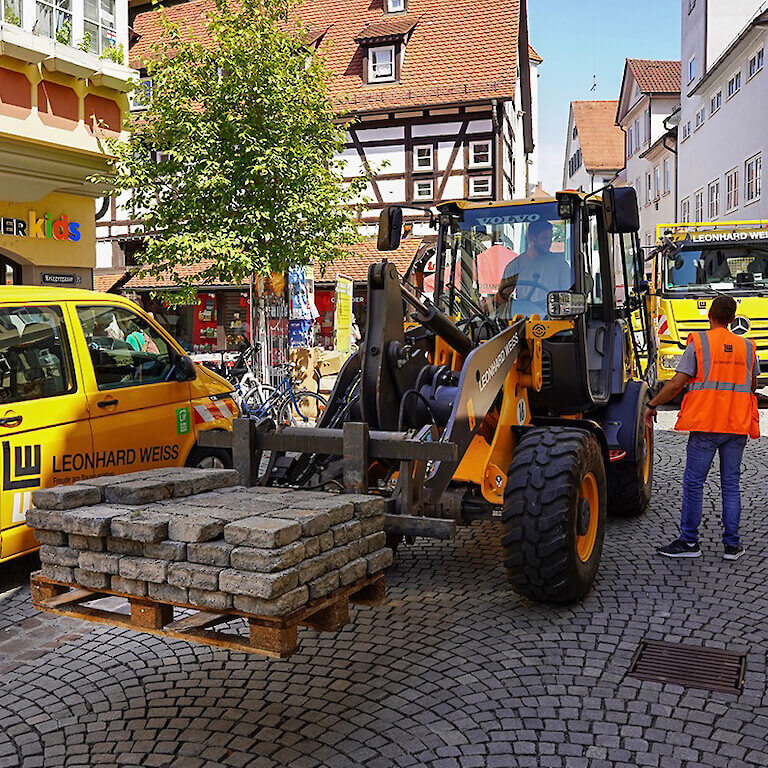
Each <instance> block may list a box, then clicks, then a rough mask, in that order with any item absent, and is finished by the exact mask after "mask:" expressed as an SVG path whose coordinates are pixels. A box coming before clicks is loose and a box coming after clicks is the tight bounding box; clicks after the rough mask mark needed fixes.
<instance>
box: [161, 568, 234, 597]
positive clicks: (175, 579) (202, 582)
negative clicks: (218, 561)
mask: <svg viewBox="0 0 768 768" xmlns="http://www.w3.org/2000/svg"><path fill="white" fill-rule="evenodd" d="M220 573H221V568H219V567H218V566H216V565H200V564H199V563H171V564H170V565H169V566H168V583H169V584H172V585H173V586H174V587H194V588H195V589H205V590H209V591H211V592H215V591H217V590H218V588H219V574H220Z"/></svg>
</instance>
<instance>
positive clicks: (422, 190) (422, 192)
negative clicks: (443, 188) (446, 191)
mask: <svg viewBox="0 0 768 768" xmlns="http://www.w3.org/2000/svg"><path fill="white" fill-rule="evenodd" d="M413 189H414V195H413V197H414V200H431V199H432V189H433V180H432V179H421V180H419V181H416V182H414V185H413Z"/></svg>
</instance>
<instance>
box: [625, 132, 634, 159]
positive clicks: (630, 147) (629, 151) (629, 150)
mask: <svg viewBox="0 0 768 768" xmlns="http://www.w3.org/2000/svg"><path fill="white" fill-rule="evenodd" d="M634 151H635V148H634V146H633V145H632V126H631V125H630V126H629V130H628V131H627V157H632V153H633V152H634Z"/></svg>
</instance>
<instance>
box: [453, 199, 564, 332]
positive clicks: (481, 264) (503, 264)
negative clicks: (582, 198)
mask: <svg viewBox="0 0 768 768" xmlns="http://www.w3.org/2000/svg"><path fill="white" fill-rule="evenodd" d="M571 228H572V223H571V222H570V221H565V220H563V219H561V218H560V217H559V216H558V213H557V203H555V202H547V203H533V204H531V205H510V206H494V207H488V208H480V209H475V210H465V211H463V217H462V219H461V220H460V221H458V223H457V226H456V228H455V229H454V231H448V232H445V233H444V235H443V237H444V241H443V248H444V254H445V258H444V274H443V282H442V291H441V301H440V304H441V306H442V308H443V309H444V310H445V311H446V312H448V313H449V314H451V315H453V316H456V315H459V316H461V317H469V316H470V315H471V314H477V312H478V309H479V310H480V311H481V312H482V313H483V314H485V315H486V316H488V317H491V318H503V319H511V318H513V317H514V316H515V315H526V316H530V315H533V314H538V315H540V316H541V317H546V313H547V294H548V293H550V292H551V291H567V290H570V289H571V288H572V287H573V283H574V278H573V266H572V264H573V256H572V233H571Z"/></svg>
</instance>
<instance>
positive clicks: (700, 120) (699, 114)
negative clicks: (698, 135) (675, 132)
mask: <svg viewBox="0 0 768 768" xmlns="http://www.w3.org/2000/svg"><path fill="white" fill-rule="evenodd" d="M702 125H704V107H702V108H701V109H700V110H699V111H698V112H697V113H696V123H695V128H694V130H695V129H696V128H699V127H700V126H702Z"/></svg>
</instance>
